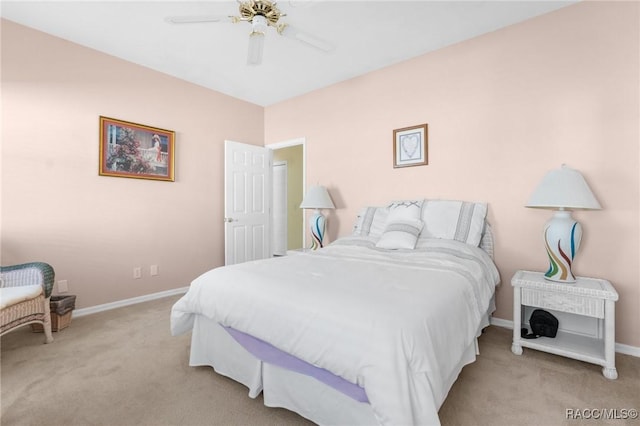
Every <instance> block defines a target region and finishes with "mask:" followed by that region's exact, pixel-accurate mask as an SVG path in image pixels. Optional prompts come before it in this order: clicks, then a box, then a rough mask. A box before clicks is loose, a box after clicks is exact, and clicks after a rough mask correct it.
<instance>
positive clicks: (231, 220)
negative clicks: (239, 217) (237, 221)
mask: <svg viewBox="0 0 640 426" xmlns="http://www.w3.org/2000/svg"><path fill="white" fill-rule="evenodd" d="M224 221H225V222H227V223H230V222H233V221H234V219H233V218H232V217H225V218H224Z"/></svg>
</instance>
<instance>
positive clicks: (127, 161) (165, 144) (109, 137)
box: [99, 116, 175, 182]
mask: <svg viewBox="0 0 640 426" xmlns="http://www.w3.org/2000/svg"><path fill="white" fill-rule="evenodd" d="M174 169H175V132H174V131H172V130H165V129H160V128H157V127H151V126H146V125H143V124H137V123H132V122H129V121H124V120H118V119H115V118H109V117H102V116H100V169H99V174H100V176H115V177H127V178H134V179H152V180H164V181H169V182H173V181H174V180H175V178H174V171H175V170H174Z"/></svg>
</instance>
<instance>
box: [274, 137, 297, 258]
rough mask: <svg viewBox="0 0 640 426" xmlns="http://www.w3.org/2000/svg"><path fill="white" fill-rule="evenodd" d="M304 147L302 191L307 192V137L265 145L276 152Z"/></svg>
mask: <svg viewBox="0 0 640 426" xmlns="http://www.w3.org/2000/svg"><path fill="white" fill-rule="evenodd" d="M297 145H302V191H303V192H304V191H306V190H307V139H306V138H305V137H300V138H294V139H288V140H285V141H281V142H275V143H270V144H267V145H265V148H269V149H270V150H272V151H273V150H276V149H281V148H289V147H291V146H297ZM306 246H307V215H305V214H303V215H302V247H303V248H304V247H306Z"/></svg>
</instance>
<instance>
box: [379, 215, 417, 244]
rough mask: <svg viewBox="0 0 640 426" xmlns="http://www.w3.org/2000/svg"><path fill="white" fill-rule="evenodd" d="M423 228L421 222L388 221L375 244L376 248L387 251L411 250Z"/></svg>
mask: <svg viewBox="0 0 640 426" xmlns="http://www.w3.org/2000/svg"><path fill="white" fill-rule="evenodd" d="M423 226H424V223H423V222H422V221H421V220H397V221H392V222H391V221H390V222H389V223H388V224H387V227H386V229H385V230H384V233H383V234H382V237H380V240H378V242H377V243H376V247H378V248H383V249H388V250H396V249H410V250H413V249H414V248H415V246H416V241H418V235H420V231H422V227H423Z"/></svg>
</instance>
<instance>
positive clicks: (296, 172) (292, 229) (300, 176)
mask: <svg viewBox="0 0 640 426" xmlns="http://www.w3.org/2000/svg"><path fill="white" fill-rule="evenodd" d="M266 147H267V148H269V149H271V150H272V151H273V164H274V166H273V167H274V170H273V176H274V179H273V185H274V187H273V189H274V198H273V211H272V227H271V228H272V229H273V232H274V235H273V238H272V244H273V249H274V250H273V253H274V255H285V254H286V250H296V249H301V248H303V247H305V246H306V232H305V230H306V218H305V215H304V210H302V209H301V208H300V203H302V197H303V196H304V191H305V187H306V185H305V180H306V179H305V177H306V158H305V139H304V138H298V139H292V140H288V141H283V142H278V143H274V144H270V145H266ZM282 163H286V167H285V168H283V167H282ZM276 167H280V168H279V169H277V170H276ZM284 169H286V174H285V170H284ZM277 175H278V176H279V178H276V176H277ZM277 181H278V182H277ZM283 181H284V182H286V183H284V182H283ZM283 185H286V187H285V186H283ZM276 191H277V192H278V193H279V194H281V197H280V199H279V198H278V197H279V196H276ZM276 203H278V206H276ZM283 210H285V211H284V212H283ZM283 216H286V218H285V219H284V221H286V224H285V222H283ZM276 221H278V222H276ZM278 223H279V224H280V226H276V225H277V224H278ZM276 233H277V235H276ZM285 239H286V243H285ZM283 249H284V250H283ZM283 251H284V252H283Z"/></svg>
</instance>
